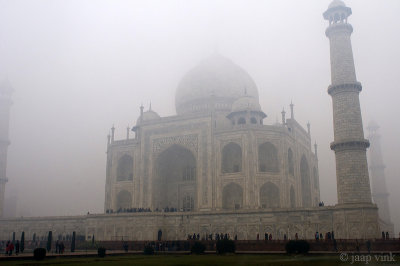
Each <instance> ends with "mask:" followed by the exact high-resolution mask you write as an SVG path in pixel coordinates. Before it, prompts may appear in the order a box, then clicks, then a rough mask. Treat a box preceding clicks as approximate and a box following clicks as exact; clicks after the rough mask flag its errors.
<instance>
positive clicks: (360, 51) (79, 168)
mask: <svg viewBox="0 0 400 266" xmlns="http://www.w3.org/2000/svg"><path fill="white" fill-rule="evenodd" d="M329 3H330V1H329V0H302V1H298V0H265V1H261V0H259V1H256V0H243V1H239V0H229V1H228V0H225V1H222V0H220V1H215V0H213V1H211V0H208V1H206V0H202V1H200V0H199V1H184V0H181V1H178V0H175V1H173V0H160V1H115V0H113V1H111V0H109V1H101V0H90V1H89V0H86V1H85V0H83V1H81V0H80V1H78V0H65V1H60V0H53V1H50V0H47V1H44V0H43V1H39V0H35V1H28V0H26V1H19V0H0V75H1V74H2V75H6V76H8V79H9V80H10V82H11V83H12V85H13V87H14V88H15V93H14V95H13V101H14V105H13V106H12V112H11V125H10V139H11V142H12V144H11V146H10V147H9V162H8V178H9V183H8V184H7V187H6V190H7V192H6V195H7V197H9V196H10V195H11V194H17V195H18V210H19V215H26V216H28V215H34V216H38V215H70V214H84V213H86V212H87V211H90V212H102V211H103V204H104V184H105V147H106V135H107V134H108V132H109V128H110V127H111V126H112V125H113V124H114V125H115V127H116V128H117V130H116V136H117V138H123V137H124V136H125V132H126V127H127V125H130V126H132V125H134V123H135V121H136V119H137V117H138V114H139V106H140V104H141V103H142V102H143V103H144V105H145V106H146V108H147V107H148V105H149V102H150V101H151V102H152V107H153V109H154V110H155V111H157V112H158V113H159V114H160V115H162V116H167V115H173V114H175V105H174V104H175V103H174V99H175V89H176V87H177V85H178V83H179V81H180V79H181V78H182V77H183V75H184V74H185V73H186V72H187V71H188V70H189V69H190V68H191V67H193V66H195V65H196V64H197V63H198V62H199V61H201V60H202V59H203V58H205V57H207V56H208V55H210V54H211V53H212V52H213V51H215V50H216V49H217V50H218V51H219V53H221V54H222V55H224V56H226V57H228V58H230V59H232V60H233V61H234V62H235V63H237V64H238V65H240V66H242V67H243V68H244V69H245V70H246V71H247V72H248V73H249V74H250V75H251V76H252V77H253V79H254V80H255V82H256V84H257V86H258V89H259V94H260V103H261V105H262V108H263V110H264V112H265V113H266V114H267V115H268V118H267V121H266V122H267V123H274V122H275V120H276V119H277V118H279V117H280V112H281V110H282V107H285V109H286V110H288V105H289V103H290V101H291V100H293V102H294V104H295V117H296V119H297V120H298V121H299V122H300V123H301V124H302V125H304V126H305V125H306V123H307V122H308V121H310V123H311V131H312V139H313V141H316V142H317V143H318V145H319V168H320V182H321V198H322V200H323V201H324V202H325V204H335V203H336V201H337V196H336V176H335V161H334V154H333V152H332V151H331V150H330V149H329V144H330V142H331V141H332V140H333V128H332V104H331V98H330V96H329V95H328V94H327V87H328V85H329V84H330V63H329V42H328V39H327V38H326V37H325V33H324V32H325V29H326V27H327V22H326V21H324V20H323V18H322V13H323V12H324V11H325V10H326V9H327V6H328V4H329ZM346 4H347V5H348V6H350V7H351V8H352V9H353V15H352V16H351V17H350V19H349V22H350V23H351V24H352V25H353V27H354V33H353V36H352V42H353V51H354V57H355V63H356V71H357V78H358V80H359V81H360V82H361V83H362V84H363V92H362V93H361V94H360V99H361V106H362V113H363V121H364V125H365V126H366V125H367V124H368V122H369V121H370V120H371V119H374V120H375V121H377V123H378V124H379V125H380V126H381V130H380V133H381V135H382V149H383V153H384V161H385V163H386V166H387V168H386V181H387V186H388V190H389V193H390V194H391V196H390V205H391V207H392V208H391V212H392V219H393V220H394V222H395V223H396V226H397V231H398V230H399V229H400V228H399V226H400V211H399V209H398V208H395V206H396V204H397V203H399V202H400V194H397V190H398V188H399V180H398V177H399V173H400V164H399V156H398V153H397V152H396V151H398V150H400V141H399V135H400V126H399V123H398V122H396V118H397V117H398V115H399V107H398V102H399V92H398V89H399V86H398V82H399V81H398V77H399V73H400V60H399V59H400V50H399V48H398V47H400V37H399V36H400V35H399V32H400V22H399V18H398V14H399V12H400V1H398V0H385V1H382V0H347V1H346ZM365 135H366V136H367V135H368V134H367V132H366V133H365Z"/></svg>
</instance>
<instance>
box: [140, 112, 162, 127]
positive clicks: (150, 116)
mask: <svg viewBox="0 0 400 266" xmlns="http://www.w3.org/2000/svg"><path fill="white" fill-rule="evenodd" d="M160 118H161V117H160V116H159V115H158V114H157V113H156V112H154V111H153V110H148V111H146V112H143V117H139V118H138V120H137V121H136V124H140V122H141V121H143V122H147V121H151V120H157V119H160Z"/></svg>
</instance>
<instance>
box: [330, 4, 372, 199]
mask: <svg viewBox="0 0 400 266" xmlns="http://www.w3.org/2000/svg"><path fill="white" fill-rule="evenodd" d="M351 13H352V11H351V9H350V8H349V7H346V6H345V4H344V3H343V2H342V1H338V0H335V1H333V2H332V3H331V5H330V6H329V8H328V10H327V11H326V12H325V13H324V18H325V19H326V20H328V21H329V27H328V28H327V30H326V36H327V37H328V38H329V41H330V58H331V77H332V84H331V85H330V86H329V88H328V93H329V94H330V95H331V96H332V105H333V127H334V142H332V143H331V149H332V150H333V151H335V156H336V177H337V193H338V203H339V204H349V203H372V201H371V188H370V184H369V174H368V164H367V156H366V150H367V148H368V147H369V142H368V140H366V139H364V132H363V124H362V118H361V108H360V101H359V93H360V92H361V89H362V87H361V84H360V83H359V82H358V81H357V79H356V72H355V67H354V59H353V51H352V46H351V40H350V36H351V34H352V32H353V27H352V26H351V25H350V24H349V23H347V18H348V17H349V16H350V15H351Z"/></svg>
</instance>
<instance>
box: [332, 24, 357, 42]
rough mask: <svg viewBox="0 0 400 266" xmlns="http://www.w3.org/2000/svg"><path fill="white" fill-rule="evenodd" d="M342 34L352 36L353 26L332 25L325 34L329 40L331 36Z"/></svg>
mask: <svg viewBox="0 0 400 266" xmlns="http://www.w3.org/2000/svg"><path fill="white" fill-rule="evenodd" d="M341 32H344V33H348V34H351V33H353V26H351V25H350V24H348V23H336V24H331V25H330V26H329V27H328V28H327V29H326V31H325V34H326V36H327V37H328V38H329V37H330V36H331V34H335V33H341Z"/></svg>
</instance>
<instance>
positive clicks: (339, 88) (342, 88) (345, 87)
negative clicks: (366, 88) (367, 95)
mask: <svg viewBox="0 0 400 266" xmlns="http://www.w3.org/2000/svg"><path fill="white" fill-rule="evenodd" d="M361 90H362V85H361V83H360V82H358V81H357V82H354V83H344V84H337V85H330V86H329V87H328V93H329V95H331V96H333V95H336V94H339V93H341V92H351V91H353V92H357V93H360V92H361Z"/></svg>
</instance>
